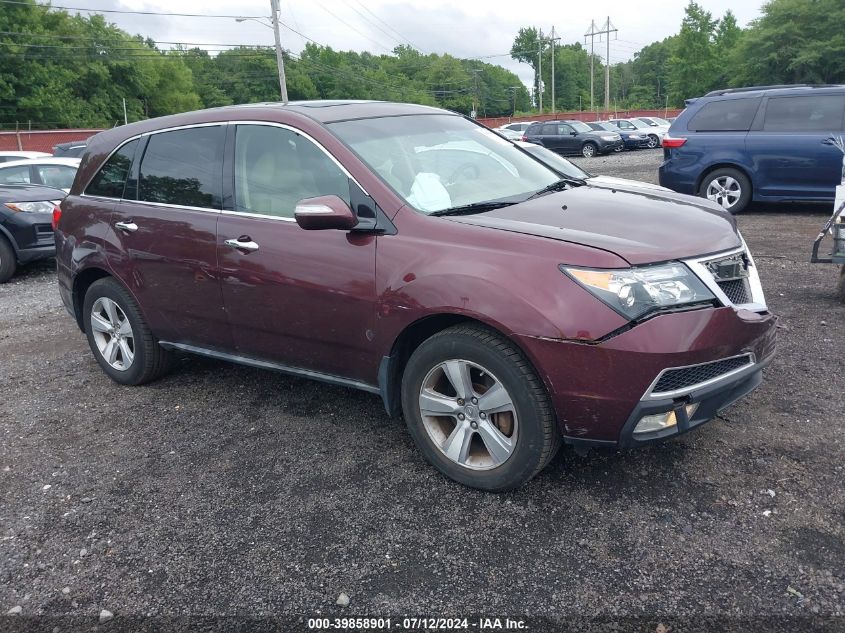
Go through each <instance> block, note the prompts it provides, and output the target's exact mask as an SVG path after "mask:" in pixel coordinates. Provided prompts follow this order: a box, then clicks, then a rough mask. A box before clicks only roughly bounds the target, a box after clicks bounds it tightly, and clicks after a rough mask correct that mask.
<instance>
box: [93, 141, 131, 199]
mask: <svg viewBox="0 0 845 633" xmlns="http://www.w3.org/2000/svg"><path fill="white" fill-rule="evenodd" d="M137 147H138V139H135V140H133V141H129V142H128V143H126V144H125V145H124V146H123V147H121V148H120V149H119V150H117V151H116V152H115V153H114V154H112V155H111V157H110V158H109V159H108V160H107V161H106V163H105V165H103V166H102V167H101V168H100V171H98V172H97V175H96V176H94V178H93V179H92V180H91V183H90V184H89V185H88V188H87V189H85V195H88V196H100V197H102V198H122V197H123V190H124V188H125V187H126V178H127V177H128V176H129V168H130V167H131V166H132V158H133V157H134V156H135V149H136V148H137Z"/></svg>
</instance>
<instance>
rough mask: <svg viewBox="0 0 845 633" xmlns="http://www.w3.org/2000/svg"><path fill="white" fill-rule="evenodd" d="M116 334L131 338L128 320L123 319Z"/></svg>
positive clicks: (130, 326)
mask: <svg viewBox="0 0 845 633" xmlns="http://www.w3.org/2000/svg"><path fill="white" fill-rule="evenodd" d="M117 333H118V334H120V335H121V336H132V325H131V324H130V323H129V319H127V318H124V319H123V321H121V322H120V326H119V327H118V328H117Z"/></svg>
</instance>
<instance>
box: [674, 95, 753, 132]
mask: <svg viewBox="0 0 845 633" xmlns="http://www.w3.org/2000/svg"><path fill="white" fill-rule="evenodd" d="M759 105H760V98H756V99H726V100H724V101H711V102H710V103H708V104H706V105H705V106H704V107H703V108H701V110H699V111H698V113H697V114H695V115H694V116H693V117H692V119H690V122H689V123H688V124H687V129H689V130H690V131H692V132H747V131H748V129H749V128H750V127H751V122H752V121H753V120H754V115H755V114H757V108H758V107H759Z"/></svg>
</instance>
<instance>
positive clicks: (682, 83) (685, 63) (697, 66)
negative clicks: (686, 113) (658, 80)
mask: <svg viewBox="0 0 845 633" xmlns="http://www.w3.org/2000/svg"><path fill="white" fill-rule="evenodd" d="M717 24H718V20H714V19H713V16H712V15H711V13H710V12H709V11H705V10H704V9H703V8H702V7H701V6H700V5H698V4H697V3H696V2H693V1H691V2H690V3H689V4H688V5H687V8H686V9H685V15H684V20H683V22H682V23H681V31H680V33H678V35H677V37H676V39H675V42H674V46H673V51H672V58H671V62H670V63H671V67H670V70H669V95H670V103H672V104H674V105H682V104H683V101H684V99H687V98H689V97H697V96H700V95H702V94H704V93H706V92H707V91H708V90H709V89H710V88H711V86H712V85H713V82H714V79H715V74H716V68H717V63H718V62H717V59H716V52H715V47H714V31H715V28H716V25H717Z"/></svg>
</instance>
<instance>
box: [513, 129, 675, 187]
mask: <svg viewBox="0 0 845 633" xmlns="http://www.w3.org/2000/svg"><path fill="white" fill-rule="evenodd" d="M515 143H516V145H518V146H519V147H521V148H522V149H524V150H525V151H526V152H528V153H529V154H531V155H532V156H533V157H534V158H536V159H537V160H540V161H542V162H543V163H545V164H546V165H547V166H549V167H551V168H552V169H554V170H555V171H556V172H558V173H559V174H560V175H561V176H564V177H566V178H574V179H577V180H583V181H584V182H586V183H587V184H588V185H592V186H594V187H605V188H610V189H615V188H617V187H626V188H630V187H638V188H640V189H654V190H657V191H671V189H667V188H666V187H661V186H660V185H655V184H652V183H650V182H643V181H641V180H628V179H627V178H615V177H613V176H596V175H593V174H591V173H590V172H588V171H586V170H584V169H581V168H580V167H578V166H577V165H575V164H574V163H572V162H571V161H569V160H567V159H566V158H564V157H563V156H561V155H560V154H556V153H555V152H553V151H551V150H550V149H546V148H545V147H543V146H542V145H537V144H535V143H527V142H525V141H515Z"/></svg>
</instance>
